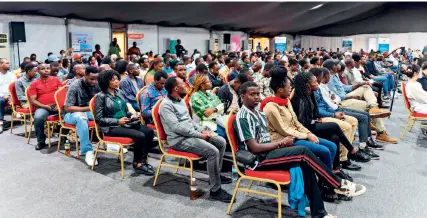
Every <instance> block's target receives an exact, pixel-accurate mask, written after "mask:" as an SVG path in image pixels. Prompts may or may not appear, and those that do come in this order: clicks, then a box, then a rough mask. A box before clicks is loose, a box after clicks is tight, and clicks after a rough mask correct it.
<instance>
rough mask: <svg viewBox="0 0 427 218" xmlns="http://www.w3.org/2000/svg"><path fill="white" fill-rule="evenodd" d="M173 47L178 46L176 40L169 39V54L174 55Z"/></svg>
mask: <svg viewBox="0 0 427 218" xmlns="http://www.w3.org/2000/svg"><path fill="white" fill-rule="evenodd" d="M175 45H178V40H175V39H171V40H170V41H169V51H170V52H171V54H176V50H175Z"/></svg>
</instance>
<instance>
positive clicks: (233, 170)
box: [231, 165, 239, 181]
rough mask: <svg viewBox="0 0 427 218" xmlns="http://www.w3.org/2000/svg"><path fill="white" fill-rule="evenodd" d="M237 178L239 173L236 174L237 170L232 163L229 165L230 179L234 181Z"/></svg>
mask: <svg viewBox="0 0 427 218" xmlns="http://www.w3.org/2000/svg"><path fill="white" fill-rule="evenodd" d="M238 178H239V174H237V170H236V168H235V167H234V165H233V166H231V179H232V180H233V181H236V180H237V179H238Z"/></svg>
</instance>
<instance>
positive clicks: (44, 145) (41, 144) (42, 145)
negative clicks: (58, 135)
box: [36, 143, 46, 151]
mask: <svg viewBox="0 0 427 218" xmlns="http://www.w3.org/2000/svg"><path fill="white" fill-rule="evenodd" d="M44 147H46V143H37V145H36V150H37V151H38V150H42V149H43V148H44Z"/></svg>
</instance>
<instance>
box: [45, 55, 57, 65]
mask: <svg viewBox="0 0 427 218" xmlns="http://www.w3.org/2000/svg"><path fill="white" fill-rule="evenodd" d="M47 61H48V62H49V63H50V62H56V61H59V58H58V57H56V56H55V55H53V54H51V55H49V57H47Z"/></svg>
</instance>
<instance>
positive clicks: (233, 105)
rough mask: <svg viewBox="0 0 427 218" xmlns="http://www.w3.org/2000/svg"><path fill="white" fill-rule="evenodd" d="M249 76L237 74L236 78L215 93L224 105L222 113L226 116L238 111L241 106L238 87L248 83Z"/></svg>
mask: <svg viewBox="0 0 427 218" xmlns="http://www.w3.org/2000/svg"><path fill="white" fill-rule="evenodd" d="M249 80H250V76H249V75H248V74H247V73H239V74H237V76H236V78H234V79H233V80H231V81H230V82H228V83H226V84H224V85H223V86H222V87H221V88H219V89H218V90H217V92H216V95H218V97H219V99H220V100H221V102H222V103H224V111H225V113H226V114H229V113H230V112H231V111H235V110H239V108H240V107H241V106H242V102H241V99H240V95H239V94H238V93H239V88H240V86H241V85H242V84H243V83H245V82H247V81H249Z"/></svg>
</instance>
